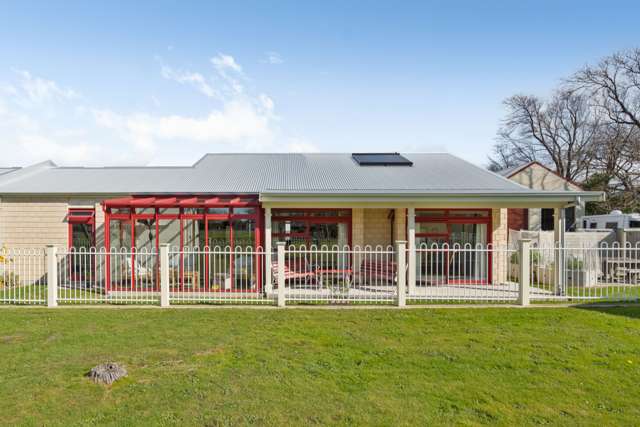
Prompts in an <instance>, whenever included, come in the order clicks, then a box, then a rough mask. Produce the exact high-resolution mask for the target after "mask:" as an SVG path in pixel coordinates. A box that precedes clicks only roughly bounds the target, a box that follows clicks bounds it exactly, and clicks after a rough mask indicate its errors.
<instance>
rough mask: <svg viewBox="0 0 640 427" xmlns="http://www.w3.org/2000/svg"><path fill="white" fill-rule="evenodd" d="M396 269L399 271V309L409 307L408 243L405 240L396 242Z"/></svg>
mask: <svg viewBox="0 0 640 427" xmlns="http://www.w3.org/2000/svg"><path fill="white" fill-rule="evenodd" d="M396 251H397V253H396V268H397V271H398V300H397V303H398V307H404V306H405V305H407V291H406V285H407V276H406V271H407V259H406V255H407V242H406V241H404V240H398V241H396Z"/></svg>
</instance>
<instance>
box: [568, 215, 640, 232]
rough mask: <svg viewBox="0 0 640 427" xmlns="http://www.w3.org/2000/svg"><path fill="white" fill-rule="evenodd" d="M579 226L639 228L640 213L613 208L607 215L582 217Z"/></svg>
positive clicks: (602, 228) (587, 227)
mask: <svg viewBox="0 0 640 427" xmlns="http://www.w3.org/2000/svg"><path fill="white" fill-rule="evenodd" d="M580 226H581V227H582V228H584V229H587V230H593V229H597V230H604V229H608V230H618V229H627V228H640V214H638V213H630V214H625V213H622V211H619V210H613V211H611V213H609V214H607V215H589V216H585V217H583V218H582V223H581V224H580Z"/></svg>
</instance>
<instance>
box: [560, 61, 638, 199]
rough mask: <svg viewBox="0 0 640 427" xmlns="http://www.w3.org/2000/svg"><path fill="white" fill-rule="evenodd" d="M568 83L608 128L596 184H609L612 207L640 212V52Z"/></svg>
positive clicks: (597, 153) (592, 69)
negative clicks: (639, 201)
mask: <svg viewBox="0 0 640 427" xmlns="http://www.w3.org/2000/svg"><path fill="white" fill-rule="evenodd" d="M567 83H568V85H569V86H570V87H572V90H573V91H575V92H577V93H582V94H583V95H584V96H587V97H588V99H589V102H590V104H591V106H592V108H593V110H594V114H596V115H598V116H599V117H600V118H601V121H602V122H603V123H604V124H605V126H603V128H602V129H603V132H601V135H600V137H599V138H598V143H597V144H596V145H595V156H594V161H595V164H594V169H595V171H596V172H597V173H598V174H599V176H598V179H597V180H596V181H599V182H601V183H602V182H605V181H606V184H607V189H606V190H607V192H608V194H609V199H610V203H609V204H615V206H614V207H616V208H621V209H625V210H632V209H637V208H638V207H639V206H640V204H639V203H638V195H639V190H640V49H633V50H630V51H626V52H620V53H616V54H613V55H611V56H608V57H606V58H604V59H603V60H601V61H600V62H599V63H598V64H597V65H595V66H589V65H588V66H585V67H584V68H582V69H581V70H580V71H578V72H577V73H575V74H574V75H573V76H572V77H571V78H570V79H568V80H567Z"/></svg>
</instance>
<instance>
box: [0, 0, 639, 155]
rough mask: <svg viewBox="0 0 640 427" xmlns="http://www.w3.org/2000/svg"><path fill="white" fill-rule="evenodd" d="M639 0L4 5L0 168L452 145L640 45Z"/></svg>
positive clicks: (474, 144)
mask: <svg viewBox="0 0 640 427" xmlns="http://www.w3.org/2000/svg"><path fill="white" fill-rule="evenodd" d="M638 16H640V2H638V1H635V2H629V1H617V2H615V7H613V6H608V5H607V4H606V3H605V2H601V1H598V2H591V1H544V0H539V1H513V2H506V1H482V2H479V1H468V2H465V1H448V2H445V1H442V2H432V1H419V2H399V1H396V2H382V1H367V2H358V1H335V2H334V1H322V2H300V1H291V2H287V1H260V2H250V1H233V2H213V1H206V2H205V1H203V2H187V1H156V2H144V1H141V0H140V1H135V2H130V1H127V2H116V1H109V2H105V1H102V2H97V1H96V2H90V1H84V2H74V1H70V0H69V1H63V2H56V1H53V0H51V1H42V2H30V1H9V2H7V1H2V2H0V166H26V165H29V164H33V163H36V162H39V161H43V160H47V159H50V160H53V161H54V162H56V163H57V164H59V165H65V166H66V165H68V166H74V165H85V166H100V165H190V164H193V163H194V162H195V161H197V160H198V159H199V158H200V157H202V155H203V154H204V153H208V152H285V151H296V152H361V151H364V152H392V151H400V152H432V151H438V152H442V151H446V152H449V153H452V154H454V155H457V156H460V157H462V158H464V159H466V160H469V161H471V162H473V163H476V164H478V165H485V164H486V163H487V155H488V154H490V153H491V147H492V145H493V144H494V142H495V135H496V131H497V129H498V127H499V126H500V122H501V120H502V118H503V117H504V114H505V110H504V107H503V104H502V101H503V100H504V99H505V98H506V97H508V96H510V95H513V94H516V93H526V94H534V95H539V96H547V95H548V94H549V93H550V92H551V91H552V90H553V89H554V87H556V86H557V85H558V84H560V83H561V81H562V78H565V77H567V76H569V75H570V74H571V73H572V72H574V71H576V70H577V69H579V68H580V67H582V66H583V65H585V64H588V63H595V62H597V61H598V60H599V59H600V58H602V57H603V56H606V55H609V54H611V53H613V52H616V51H620V50H624V49H629V48H633V47H640V25H638V23H637V22H638V21H637V19H638Z"/></svg>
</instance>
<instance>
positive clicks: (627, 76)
mask: <svg viewBox="0 0 640 427" xmlns="http://www.w3.org/2000/svg"><path fill="white" fill-rule="evenodd" d="M568 82H569V83H570V84H572V85H573V86H574V87H575V88H576V89H579V90H583V91H585V92H587V93H589V94H590V95H591V101H592V102H593V104H594V105H595V106H596V107H597V108H598V109H599V110H600V112H602V113H603V114H604V115H605V116H606V117H607V118H608V119H609V120H610V121H611V122H613V123H616V124H619V125H623V126H633V127H635V128H637V129H638V130H640V49H633V50H630V51H627V52H622V53H616V54H613V55H611V56H608V57H606V58H604V59H603V60H602V61H600V62H599V63H598V65H596V66H589V65H588V66H586V67H584V68H583V69H581V70H580V71H578V72H577V73H576V74H574V76H573V77H572V78H570V79H569V80H568Z"/></svg>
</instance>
